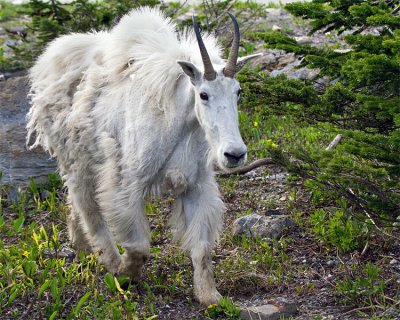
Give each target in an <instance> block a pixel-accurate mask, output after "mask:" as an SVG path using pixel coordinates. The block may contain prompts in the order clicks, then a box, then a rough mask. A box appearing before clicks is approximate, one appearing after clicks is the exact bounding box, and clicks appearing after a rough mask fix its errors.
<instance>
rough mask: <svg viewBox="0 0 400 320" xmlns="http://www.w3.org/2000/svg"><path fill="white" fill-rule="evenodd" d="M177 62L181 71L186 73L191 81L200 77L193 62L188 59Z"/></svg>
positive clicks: (199, 72)
mask: <svg viewBox="0 0 400 320" xmlns="http://www.w3.org/2000/svg"><path fill="white" fill-rule="evenodd" d="M177 63H178V64H179V65H180V66H181V68H182V70H183V72H184V73H186V75H187V76H188V77H189V78H190V80H191V81H192V83H194V82H196V81H197V80H199V79H200V78H201V71H200V70H199V69H197V67H196V66H195V65H194V64H193V63H191V62H189V61H177Z"/></svg>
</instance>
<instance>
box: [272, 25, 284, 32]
mask: <svg viewBox="0 0 400 320" xmlns="http://www.w3.org/2000/svg"><path fill="white" fill-rule="evenodd" d="M281 29H282V28H281V27H280V26H277V25H276V24H274V25H273V26H272V31H280V30H281Z"/></svg>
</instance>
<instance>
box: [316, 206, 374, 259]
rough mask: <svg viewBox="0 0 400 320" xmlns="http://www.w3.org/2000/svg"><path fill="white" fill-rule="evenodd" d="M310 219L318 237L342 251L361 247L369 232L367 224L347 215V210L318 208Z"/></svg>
mask: <svg viewBox="0 0 400 320" xmlns="http://www.w3.org/2000/svg"><path fill="white" fill-rule="evenodd" d="M309 221H310V223H311V225H312V231H313V232H314V233H315V234H316V235H317V237H318V238H320V239H321V240H323V241H324V242H325V243H326V244H327V245H330V246H334V247H336V248H338V249H339V250H340V251H341V252H351V251H353V250H355V249H358V248H361V247H362V246H363V244H364V242H365V239H366V236H367V234H368V228H367V226H366V225H365V224H364V223H363V222H362V221H359V220H356V219H354V217H351V216H350V217H347V216H346V212H345V210H333V212H329V211H328V210H324V209H318V210H316V211H314V212H313V213H312V214H311V215H310V220H309Z"/></svg>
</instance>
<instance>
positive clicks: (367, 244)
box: [360, 241, 369, 257]
mask: <svg viewBox="0 0 400 320" xmlns="http://www.w3.org/2000/svg"><path fill="white" fill-rule="evenodd" d="M368 247H369V242H368V241H367V242H366V243H365V246H364V249H363V251H362V252H361V255H360V257H362V256H363V255H364V254H365V253H366V252H367V250H368Z"/></svg>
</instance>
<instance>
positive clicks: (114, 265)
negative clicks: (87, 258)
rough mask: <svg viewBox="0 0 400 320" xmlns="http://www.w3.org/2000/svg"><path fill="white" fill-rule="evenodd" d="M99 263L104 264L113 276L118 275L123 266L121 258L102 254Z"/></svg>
mask: <svg viewBox="0 0 400 320" xmlns="http://www.w3.org/2000/svg"><path fill="white" fill-rule="evenodd" d="M99 261H100V263H101V264H103V265H104V266H105V267H106V269H107V271H108V272H110V273H111V274H113V275H118V272H119V266H120V265H121V257H120V256H119V255H118V256H115V255H107V254H104V253H102V254H100V256H99Z"/></svg>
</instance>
